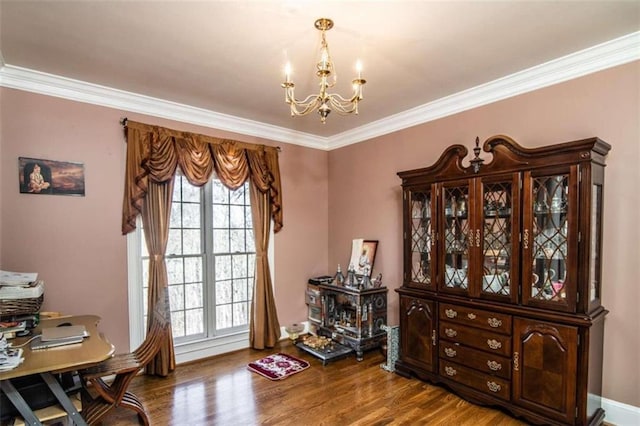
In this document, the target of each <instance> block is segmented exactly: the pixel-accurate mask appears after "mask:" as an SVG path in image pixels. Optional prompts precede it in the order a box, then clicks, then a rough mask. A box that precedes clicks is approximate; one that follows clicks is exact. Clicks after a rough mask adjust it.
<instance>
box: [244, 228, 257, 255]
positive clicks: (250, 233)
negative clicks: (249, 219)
mask: <svg viewBox="0 0 640 426" xmlns="http://www.w3.org/2000/svg"><path fill="white" fill-rule="evenodd" d="M246 250H247V251H255V250H256V242H255V240H254V239H253V229H247V248H246Z"/></svg>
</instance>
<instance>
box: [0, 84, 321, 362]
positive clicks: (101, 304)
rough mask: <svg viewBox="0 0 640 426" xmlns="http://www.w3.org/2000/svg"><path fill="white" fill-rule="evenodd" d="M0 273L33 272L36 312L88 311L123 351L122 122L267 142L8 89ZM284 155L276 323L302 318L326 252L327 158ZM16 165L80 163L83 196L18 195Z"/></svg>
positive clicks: (287, 148) (2, 137)
mask: <svg viewBox="0 0 640 426" xmlns="http://www.w3.org/2000/svg"><path fill="white" fill-rule="evenodd" d="M0 98H1V100H0V102H1V104H0V107H1V108H2V117H1V119H2V120H1V122H2V129H1V131H0V149H1V152H2V158H1V160H0V173H1V174H0V176H1V181H0V203H1V204H2V206H4V208H3V209H2V216H1V217H0V220H1V221H0V253H1V254H2V256H1V257H0V268H1V269H6V270H18V271H37V272H38V273H39V274H40V277H42V278H43V279H44V280H45V288H46V289H45V302H44V306H43V310H45V311H46V310H54V311H61V312H65V313H68V314H82V313H95V314H97V315H100V316H101V317H102V322H101V325H100V328H101V330H103V331H104V332H105V333H106V335H107V336H109V339H110V340H111V341H112V343H113V344H114V345H115V346H116V350H117V351H118V352H123V351H127V350H128V349H129V324H128V305H127V257H126V256H127V247H126V237H124V236H122V235H121V231H120V229H121V224H120V218H121V211H122V196H123V182H124V164H125V163H124V161H125V156H124V154H125V142H124V136H123V130H122V126H120V124H119V123H118V121H119V120H120V118H122V117H125V116H127V117H129V118H130V119H132V120H137V121H142V122H146V123H151V124H160V125H164V126H168V127H172V128H176V129H184V130H188V131H195V132H199V133H205V134H209V135H212V136H219V137H228V138H232V139H237V140H242V141H245V142H256V143H265V144H271V145H276V144H275V143H274V142H273V141H266V140H260V139H258V138H253V137H249V136H243V135H238V134H232V133H228V132H222V131H216V130H213V129H207V128H203V127H197V126H193V125H188V124H184V123H176V122H171V121H168V120H162V119H157V118H153V117H146V116H141V115H138V114H133V113H127V112H125V111H118V110H115V109H109V108H103V107H98V106H94V105H88V104H83V103H78V102H72V101H66V100H62V99H57V98H52V97H48V96H41V95H35V94H32V93H27V92H22V91H16V90H11V89H4V88H2V89H0ZM277 145H280V146H281V147H282V152H281V153H280V168H281V173H282V186H283V194H284V199H283V206H284V228H283V229H282V231H281V232H279V233H278V234H276V236H275V241H274V243H275V258H276V262H275V293H276V296H277V302H276V303H277V309H278V316H279V319H280V322H281V324H282V325H287V324H291V323H293V322H300V321H304V320H305V319H306V309H305V308H306V307H305V305H304V292H305V288H306V281H307V279H308V278H309V276H311V275H317V274H321V273H325V272H326V269H327V256H328V255H327V253H328V249H327V247H328V212H327V203H326V200H327V198H328V176H327V173H328V167H327V161H328V154H327V153H326V152H324V151H319V150H315V149H309V148H303V147H299V146H296V145H289V144H277ZM18 157H33V158H43V159H51V160H61V161H73V162H81V163H84V167H85V185H86V196H85V197H68V196H53V195H30V194H20V193H19V190H18Z"/></svg>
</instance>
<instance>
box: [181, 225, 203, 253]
mask: <svg viewBox="0 0 640 426" xmlns="http://www.w3.org/2000/svg"><path fill="white" fill-rule="evenodd" d="M182 232H183V235H184V254H199V253H202V245H201V242H200V234H201V232H200V230H199V229H185V230H184V231H182Z"/></svg>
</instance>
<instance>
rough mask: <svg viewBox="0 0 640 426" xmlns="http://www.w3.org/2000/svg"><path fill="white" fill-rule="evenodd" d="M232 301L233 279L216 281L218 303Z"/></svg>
mask: <svg viewBox="0 0 640 426" xmlns="http://www.w3.org/2000/svg"><path fill="white" fill-rule="evenodd" d="M224 303H231V280H225V281H216V305H222V304H224Z"/></svg>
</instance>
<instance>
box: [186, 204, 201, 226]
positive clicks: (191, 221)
mask: <svg viewBox="0 0 640 426" xmlns="http://www.w3.org/2000/svg"><path fill="white" fill-rule="evenodd" d="M182 214H183V216H182V227H184V228H196V229H200V204H183V205H182Z"/></svg>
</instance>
